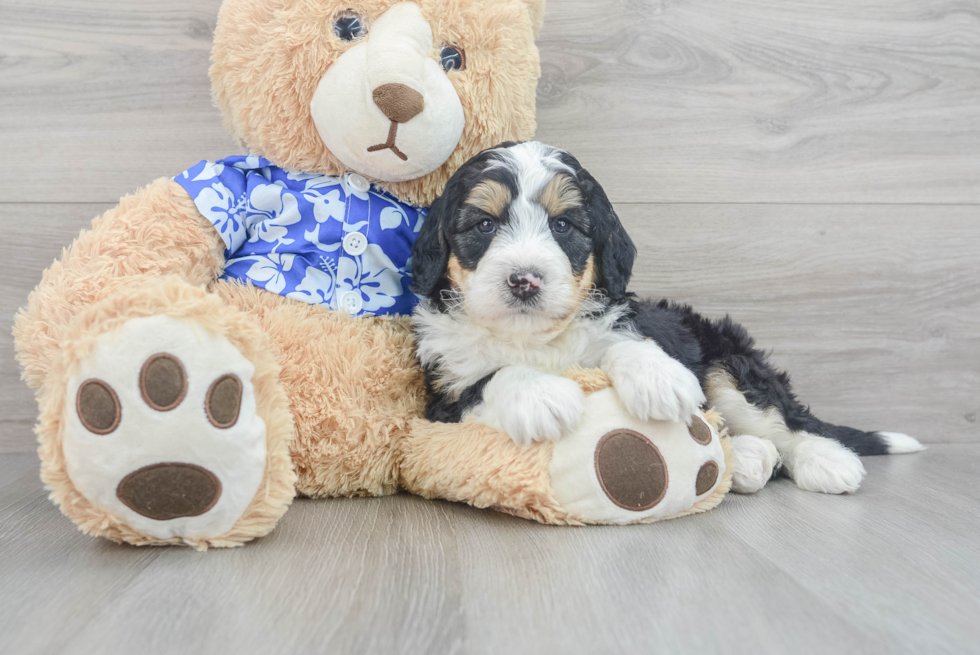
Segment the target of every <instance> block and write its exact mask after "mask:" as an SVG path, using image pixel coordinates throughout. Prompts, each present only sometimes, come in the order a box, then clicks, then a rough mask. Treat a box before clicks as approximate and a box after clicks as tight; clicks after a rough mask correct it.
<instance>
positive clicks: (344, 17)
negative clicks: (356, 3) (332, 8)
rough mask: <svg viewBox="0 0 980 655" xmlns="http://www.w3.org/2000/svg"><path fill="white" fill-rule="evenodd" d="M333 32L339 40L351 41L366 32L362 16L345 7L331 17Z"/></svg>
mask: <svg viewBox="0 0 980 655" xmlns="http://www.w3.org/2000/svg"><path fill="white" fill-rule="evenodd" d="M333 33H334V34H336V35H337V38H338V39H340V40H341V41H353V40H354V39H359V38H361V37H362V36H364V35H365V34H367V24H365V22H364V17H363V16H361V15H360V14H359V13H357V12H356V11H354V10H352V9H345V10H344V11H342V12H340V13H339V14H337V15H336V16H334V19H333Z"/></svg>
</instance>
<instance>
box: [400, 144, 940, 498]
mask: <svg viewBox="0 0 980 655" xmlns="http://www.w3.org/2000/svg"><path fill="white" fill-rule="evenodd" d="M635 254H636V249H635V247H634V245H633V242H632V240H631V239H630V237H629V235H628V234H627V233H626V231H625V229H624V228H623V226H622V224H621V223H620V221H619V218H618V217H617V216H616V212H615V211H614V210H613V207H612V205H611V204H610V202H609V200H608V198H607V197H606V194H605V193H604V192H603V190H602V188H601V187H600V186H599V184H598V183H597V182H596V181H595V179H594V178H593V177H592V176H591V175H590V174H589V173H588V172H587V171H586V170H585V169H583V168H582V166H581V165H580V164H579V163H578V161H577V160H576V159H575V158H574V157H572V156H571V155H570V154H568V153H567V152H564V151H562V150H559V149H557V148H553V147H550V146H546V145H544V144H541V143H537V142H528V143H521V144H514V143H505V144H502V145H500V146H498V147H496V148H492V149H490V150H486V151H484V152H482V153H480V154H479V155H477V156H476V157H474V158H473V159H471V160H470V161H469V162H468V163H466V164H465V165H464V166H463V167H462V168H460V169H459V170H458V171H457V172H456V174H455V175H453V177H452V178H451V179H450V180H449V183H448V184H447V186H446V190H445V192H444V193H443V195H442V196H441V197H440V198H438V199H437V200H436V201H435V203H433V205H432V207H431V209H430V211H429V216H428V218H427V219H426V221H425V223H424V225H423V227H422V229H421V231H420V233H419V235H418V240H417V241H416V243H415V247H414V250H413V253H412V262H413V278H414V282H413V284H414V289H415V291H416V293H418V294H420V295H422V296H424V297H425V300H423V301H422V303H421V304H420V305H419V306H418V308H417V310H416V312H415V315H414V324H415V331H416V338H417V348H418V355H419V359H420V361H421V363H422V366H423V368H424V370H425V378H426V384H427V386H428V391H429V401H428V407H427V411H426V415H427V417H428V418H429V419H430V420H433V421H444V422H457V421H460V420H462V419H463V418H464V417H467V416H470V415H471V416H473V417H474V418H475V419H476V420H478V421H480V422H483V423H485V424H487V425H490V426H493V427H494V428H497V429H499V430H501V431H503V432H505V433H507V434H508V435H510V436H511V438H512V439H514V441H516V442H517V443H521V444H527V443H530V442H532V441H541V440H547V439H558V438H560V437H561V435H562V433H563V432H565V431H566V430H568V429H570V428H572V427H573V426H574V425H575V424H576V423H577V422H578V420H579V419H580V417H581V415H582V408H583V401H584V397H583V393H582V391H581V389H580V388H579V387H578V385H577V384H576V383H574V382H572V381H571V380H568V379H566V378H563V377H560V376H559V373H561V372H562V371H564V370H566V369H568V368H569V367H571V366H575V365H578V366H582V367H600V368H601V369H602V370H603V371H604V372H605V373H606V374H607V375H608V377H609V379H610V381H611V382H612V384H613V387H614V388H615V390H616V391H617V393H618V394H619V396H620V398H621V400H622V401H623V403H624V405H625V406H626V408H627V410H628V411H629V412H630V413H632V414H633V415H634V416H636V417H637V418H640V419H643V420H646V419H658V420H672V421H682V422H687V423H690V421H691V417H692V415H693V414H694V412H696V411H697V410H698V408H699V407H701V406H702V405H703V404H705V402H706V401H707V402H708V403H709V404H711V405H713V406H714V407H715V408H716V409H717V410H718V411H720V412H721V414H722V416H723V417H724V419H725V421H726V423H727V425H728V427H729V430H730V431H731V433H732V434H734V435H736V437H735V439H734V442H733V443H734V445H735V454H736V476H735V482H736V487H738V488H740V489H741V490H742V491H754V490H756V489H758V488H761V486H762V485H764V484H765V482H766V481H767V480H768V479H769V477H770V476H771V475H772V474H773V472H774V471H775V470H776V468H777V467H778V465H779V464H780V463H781V464H782V465H783V467H784V468H785V470H786V472H787V473H788V474H789V475H790V476H791V477H792V478H793V479H794V480H795V481H796V483H797V484H798V485H799V486H800V487H802V488H804V489H808V490H811V491H822V492H828V493H842V492H847V491H854V490H855V489H857V488H858V486H859V485H860V483H861V480H862V479H863V477H864V467H863V465H862V464H861V461H860V460H859V459H858V457H857V455H858V454H860V455H877V454H884V453H899V452H912V451H915V450H920V449H921V448H922V446H921V445H920V444H919V442H918V441H916V440H915V439H913V438H912V437H909V436H907V435H903V434H898V433H888V432H862V431H859V430H855V429H852V428H846V427H840V426H835V425H830V424H828V423H824V422H823V421H821V420H819V419H817V418H816V417H815V416H813V415H812V414H810V412H809V411H808V409H807V408H806V407H805V406H803V405H802V404H801V403H800V402H799V401H797V399H796V397H795V396H794V395H793V393H792V391H791V389H790V383H789V377H788V376H787V375H786V374H785V373H782V372H780V371H778V370H776V369H774V368H773V367H772V366H771V365H770V364H769V363H768V362H767V359H766V355H765V353H763V352H762V351H761V350H758V349H757V348H755V345H754V342H753V340H752V338H751V337H749V335H748V334H747V333H746V331H745V329H744V328H742V327H741V326H740V325H738V324H737V323H735V322H733V321H731V320H730V319H729V318H727V317H726V318H724V319H722V320H720V321H713V320H709V319H707V318H704V317H702V316H700V315H699V314H697V313H695V312H694V311H693V310H692V309H691V308H690V307H687V306H684V305H677V304H673V303H669V302H667V301H659V302H655V301H645V300H638V299H637V298H636V297H634V296H633V295H632V294H630V293H627V291H626V287H627V284H628V282H629V279H630V274H631V270H632V267H633V260H634V258H635ZM741 436H745V438H744V439H741V438H740V437H741ZM757 437H761V438H762V439H759V438H757Z"/></svg>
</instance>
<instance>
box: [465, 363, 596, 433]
mask: <svg viewBox="0 0 980 655" xmlns="http://www.w3.org/2000/svg"><path fill="white" fill-rule="evenodd" d="M584 404H585V394H584V393H582V388H581V387H579V386H578V384H577V383H575V382H573V381H572V380H569V379H567V378H563V377H559V376H557V375H548V374H546V373H539V372H537V371H534V370H532V369H528V368H524V367H520V366H514V367H508V368H505V369H501V371H499V372H498V373H497V374H496V375H495V376H494V377H493V379H492V380H491V381H490V383H489V384H487V386H486V388H485V389H484V392H483V404H482V405H481V406H480V407H478V408H477V410H476V411H475V412H474V414H475V415H476V417H477V420H479V421H481V422H482V423H486V424H487V425H490V426H492V427H494V428H497V429H498V430H500V431H502V432H505V433H506V434H507V435H509V436H510V438H511V439H513V440H514V442H515V443H517V444H519V445H522V446H527V445H530V444H531V443H532V442H534V441H548V440H555V439H558V438H559V437H561V436H562V434H564V433H565V432H566V431H568V430H570V429H572V428H574V427H575V426H576V425H577V424H578V422H579V420H580V419H581V418H582V411H583V407H584Z"/></svg>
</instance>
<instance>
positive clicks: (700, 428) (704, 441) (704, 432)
mask: <svg viewBox="0 0 980 655" xmlns="http://www.w3.org/2000/svg"><path fill="white" fill-rule="evenodd" d="M687 431H688V432H689V433H690V434H691V438H692V439H694V440H695V441H697V442H698V443H699V444H701V445H702V446H707V445H708V444H709V443H711V428H709V427H708V424H707V423H705V422H704V419H703V418H701V417H700V416H694V417H693V420H692V421H691V426H690V427H689V428H688V429H687Z"/></svg>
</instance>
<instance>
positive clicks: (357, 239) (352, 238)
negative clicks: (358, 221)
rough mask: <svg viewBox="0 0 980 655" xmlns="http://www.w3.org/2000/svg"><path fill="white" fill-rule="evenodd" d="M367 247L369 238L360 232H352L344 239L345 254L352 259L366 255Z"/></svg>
mask: <svg viewBox="0 0 980 655" xmlns="http://www.w3.org/2000/svg"><path fill="white" fill-rule="evenodd" d="M367 246H368V244H367V237H366V236H364V235H363V234H361V233H360V232H351V233H349V234H348V235H347V236H345V237H344V252H346V253H347V254H348V255H351V256H352V257H357V256H358V255H362V254H364V251H365V250H367Z"/></svg>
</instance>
